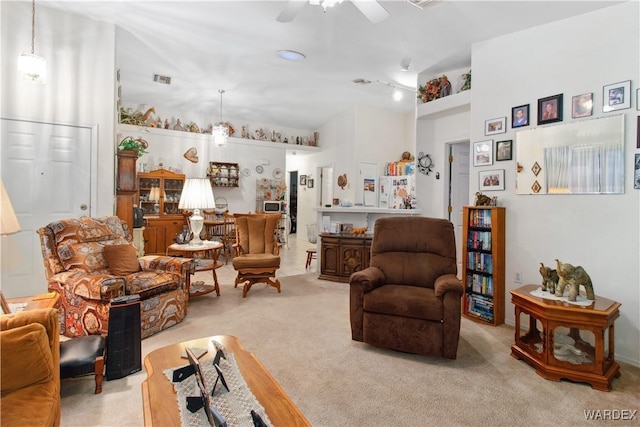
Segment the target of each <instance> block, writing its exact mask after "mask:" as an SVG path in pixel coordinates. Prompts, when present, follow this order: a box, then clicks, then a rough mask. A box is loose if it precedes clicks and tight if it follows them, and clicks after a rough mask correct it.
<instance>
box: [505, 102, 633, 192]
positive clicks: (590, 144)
mask: <svg viewBox="0 0 640 427" xmlns="http://www.w3.org/2000/svg"><path fill="white" fill-rule="evenodd" d="M516 159H517V163H516V167H517V170H516V172H517V173H516V193H517V194H622V193H624V114H620V115H615V116H610V117H601V118H597V119H591V120H581V121H577V122H571V123H565V124H561V125H557V126H549V127H539V128H534V129H527V130H523V131H520V132H518V133H516Z"/></svg>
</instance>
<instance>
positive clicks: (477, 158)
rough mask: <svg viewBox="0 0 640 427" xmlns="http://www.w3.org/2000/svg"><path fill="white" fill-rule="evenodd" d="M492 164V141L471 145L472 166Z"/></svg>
mask: <svg viewBox="0 0 640 427" xmlns="http://www.w3.org/2000/svg"><path fill="white" fill-rule="evenodd" d="M492 164H493V139H488V140H486V141H478V142H474V143H473V166H490V165H492Z"/></svg>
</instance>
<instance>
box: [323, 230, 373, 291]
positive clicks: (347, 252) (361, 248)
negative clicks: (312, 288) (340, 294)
mask: <svg viewBox="0 0 640 427" xmlns="http://www.w3.org/2000/svg"><path fill="white" fill-rule="evenodd" d="M371 239H372V236H371V235H364V236H362V235H354V234H342V233H336V234H334V233H321V234H320V243H321V247H320V276H318V278H319V279H325V280H333V281H335V282H345V283H346V282H349V276H351V274H352V273H354V272H356V271H360V270H364V269H365V268H367V267H369V260H370V257H371Z"/></svg>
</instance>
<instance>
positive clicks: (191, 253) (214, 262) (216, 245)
mask: <svg viewBox="0 0 640 427" xmlns="http://www.w3.org/2000/svg"><path fill="white" fill-rule="evenodd" d="M222 246H223V244H222V243H220V242H212V241H208V240H205V241H203V242H202V244H201V245H192V244H190V243H188V244H182V245H180V244H178V243H174V244H172V245H170V246H169V247H168V248H167V255H169V254H170V253H172V252H173V253H175V252H178V253H180V254H183V255H184V254H186V255H187V256H188V257H189V258H194V259H195V260H196V268H195V271H209V270H211V272H212V273H213V283H214V285H213V286H211V285H203V286H201V288H200V289H198V290H195V291H194V292H192V291H191V282H189V297H190V298H192V297H197V296H200V295H205V294H208V293H211V292H213V291H216V295H217V296H220V285H218V276H217V275H216V269H218V268H220V267H222V265H223V264H222V262H220V261H218V255H219V254H220V249H221V248H222ZM207 253H209V255H210V258H205V255H206V254H207Z"/></svg>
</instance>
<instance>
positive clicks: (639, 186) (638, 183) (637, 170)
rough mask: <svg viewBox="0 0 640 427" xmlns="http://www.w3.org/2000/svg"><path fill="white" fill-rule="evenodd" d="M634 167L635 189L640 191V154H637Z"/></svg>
mask: <svg viewBox="0 0 640 427" xmlns="http://www.w3.org/2000/svg"><path fill="white" fill-rule="evenodd" d="M633 165H634V166H633V189H634V190H640V153H636V155H635V159H634V163H633Z"/></svg>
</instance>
